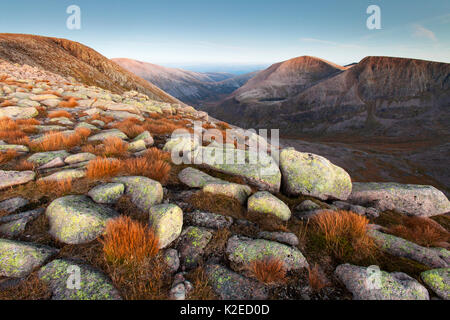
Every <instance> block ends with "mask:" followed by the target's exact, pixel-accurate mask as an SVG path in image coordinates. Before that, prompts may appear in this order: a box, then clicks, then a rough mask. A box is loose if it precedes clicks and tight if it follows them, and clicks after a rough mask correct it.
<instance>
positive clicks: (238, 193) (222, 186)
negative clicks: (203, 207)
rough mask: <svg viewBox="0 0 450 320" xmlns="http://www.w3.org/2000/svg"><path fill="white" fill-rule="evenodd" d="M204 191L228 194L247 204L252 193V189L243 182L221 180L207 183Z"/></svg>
mask: <svg viewBox="0 0 450 320" xmlns="http://www.w3.org/2000/svg"><path fill="white" fill-rule="evenodd" d="M203 192H208V193H212V194H219V195H223V196H227V197H229V198H233V199H236V200H237V201H239V202H240V203H241V204H245V203H246V202H247V198H248V197H249V196H250V195H251V194H252V189H251V188H250V187H249V186H246V185H243V184H237V183H230V182H219V183H210V184H207V185H205V186H204V187H203Z"/></svg>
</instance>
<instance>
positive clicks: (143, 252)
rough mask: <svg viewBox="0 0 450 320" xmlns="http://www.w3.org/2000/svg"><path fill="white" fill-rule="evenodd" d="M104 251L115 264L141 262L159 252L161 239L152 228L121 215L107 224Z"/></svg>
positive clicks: (108, 259)
mask: <svg viewBox="0 0 450 320" xmlns="http://www.w3.org/2000/svg"><path fill="white" fill-rule="evenodd" d="M101 243H102V244H103V253H104V255H105V259H106V261H107V262H109V263H111V264H113V265H122V264H126V265H128V264H135V265H136V264H141V263H144V262H146V261H147V260H149V259H150V258H153V257H155V256H156V255H157V254H158V252H159V240H158V238H157V236H156V235H155V233H154V232H153V230H152V229H150V228H148V227H147V226H144V225H142V224H141V223H139V222H137V221H134V220H132V219H131V218H130V217H127V216H121V217H119V218H116V219H113V220H111V221H110V222H108V224H107V225H106V233H105V236H104V239H103V240H101Z"/></svg>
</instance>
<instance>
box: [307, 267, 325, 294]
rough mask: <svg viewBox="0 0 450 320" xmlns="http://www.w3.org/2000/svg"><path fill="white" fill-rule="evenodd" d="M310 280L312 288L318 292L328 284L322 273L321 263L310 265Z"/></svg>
mask: <svg viewBox="0 0 450 320" xmlns="http://www.w3.org/2000/svg"><path fill="white" fill-rule="evenodd" d="M308 282H309V286H310V288H311V289H312V290H313V291H315V292H318V291H320V290H322V289H323V288H325V287H326V286H328V283H327V281H326V279H324V276H323V275H322V274H321V272H320V270H319V265H317V264H314V266H313V267H311V266H308Z"/></svg>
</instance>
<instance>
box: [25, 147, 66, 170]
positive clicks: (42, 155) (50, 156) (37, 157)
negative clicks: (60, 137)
mask: <svg viewBox="0 0 450 320" xmlns="http://www.w3.org/2000/svg"><path fill="white" fill-rule="evenodd" d="M68 156H70V153H68V152H67V151H65V150H59V151H48V152H38V153H35V154H33V155H32V156H30V157H29V158H28V162H31V163H34V164H36V165H38V166H42V165H44V164H47V163H49V162H50V161H52V160H54V159H56V158H62V159H65V158H67V157H68Z"/></svg>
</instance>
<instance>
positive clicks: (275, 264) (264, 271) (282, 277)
mask: <svg viewBox="0 0 450 320" xmlns="http://www.w3.org/2000/svg"><path fill="white" fill-rule="evenodd" d="M249 270H250V273H251V274H252V275H253V276H254V277H255V278H256V279H258V280H259V281H260V282H262V283H265V284H277V283H283V282H285V281H286V270H285V268H284V264H283V262H282V261H280V260H279V259H275V258H273V259H266V260H257V261H253V262H252V263H251V264H250V266H249Z"/></svg>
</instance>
